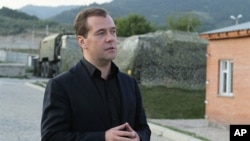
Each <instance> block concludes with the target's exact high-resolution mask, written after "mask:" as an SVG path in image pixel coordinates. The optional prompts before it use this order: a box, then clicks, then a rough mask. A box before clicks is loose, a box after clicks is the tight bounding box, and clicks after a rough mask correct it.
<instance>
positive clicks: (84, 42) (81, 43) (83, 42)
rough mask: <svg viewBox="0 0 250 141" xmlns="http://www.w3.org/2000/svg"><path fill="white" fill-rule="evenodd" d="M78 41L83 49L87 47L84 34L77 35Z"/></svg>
mask: <svg viewBox="0 0 250 141" xmlns="http://www.w3.org/2000/svg"><path fill="white" fill-rule="evenodd" d="M76 38H77V42H78V44H79V46H80V47H81V48H82V49H86V48H87V46H86V41H85V38H84V37H83V36H80V35H77V37H76Z"/></svg>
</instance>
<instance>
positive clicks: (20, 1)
mask: <svg viewBox="0 0 250 141" xmlns="http://www.w3.org/2000/svg"><path fill="white" fill-rule="evenodd" d="M111 1H112V0H0V8H2V7H3V6H4V7H8V8H11V9H19V8H21V7H23V6H26V5H28V4H32V5H37V6H62V5H88V4H91V3H94V2H96V3H99V4H100V3H104V2H111Z"/></svg>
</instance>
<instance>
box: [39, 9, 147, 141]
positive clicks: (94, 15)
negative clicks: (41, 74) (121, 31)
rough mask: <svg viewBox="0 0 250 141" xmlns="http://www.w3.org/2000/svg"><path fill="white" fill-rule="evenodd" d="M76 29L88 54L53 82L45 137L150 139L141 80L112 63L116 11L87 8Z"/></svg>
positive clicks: (59, 140) (65, 140)
mask: <svg viewBox="0 0 250 141" xmlns="http://www.w3.org/2000/svg"><path fill="white" fill-rule="evenodd" d="M74 29H75V33H76V36H77V41H78V43H79V46H80V47H81V49H82V52H83V56H84V57H83V59H82V60H80V62H78V63H77V64H76V65H75V66H74V67H72V68H71V69H70V70H69V71H68V72H65V73H63V74H61V75H59V76H57V77H55V78H53V79H51V80H50V81H49V82H48V84H47V87H46V90H45V95H44V103H43V115H42V123H41V134H42V141H149V140H150V135H151V131H150V129H149V126H148V124H147V121H146V116H145V112H144V109H143V105H142V99H141V95H140V91H139V88H138V85H137V83H136V81H135V79H133V78H131V77H129V76H128V75H126V74H124V73H122V72H120V71H119V69H118V67H117V66H116V65H115V64H114V63H113V62H112V60H113V59H114V58H115V57H116V54H117V47H116V40H117V37H116V27H115V24H114V21H113V19H112V18H111V16H110V15H108V13H107V12H106V11H105V10H104V9H101V8H91V9H86V10H83V11H81V12H79V14H78V15H77V16H76V19H75V23H74Z"/></svg>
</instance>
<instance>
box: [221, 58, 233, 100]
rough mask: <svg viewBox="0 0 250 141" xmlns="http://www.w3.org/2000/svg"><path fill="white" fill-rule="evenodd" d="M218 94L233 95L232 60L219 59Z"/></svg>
mask: <svg viewBox="0 0 250 141" xmlns="http://www.w3.org/2000/svg"><path fill="white" fill-rule="evenodd" d="M219 95H222V96H232V95H233V61H232V60H220V82H219Z"/></svg>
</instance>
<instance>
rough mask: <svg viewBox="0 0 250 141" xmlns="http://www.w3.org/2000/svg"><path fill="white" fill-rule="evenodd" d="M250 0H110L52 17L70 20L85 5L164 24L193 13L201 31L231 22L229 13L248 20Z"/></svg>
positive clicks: (70, 22) (63, 20)
mask: <svg viewBox="0 0 250 141" xmlns="http://www.w3.org/2000/svg"><path fill="white" fill-rule="evenodd" d="M249 6H250V1H249V0H237V1H236V0H188V1H187V0H113V1H112V2H110V3H105V4H91V5H89V6H81V7H78V8H74V9H71V10H67V11H64V12H62V13H60V14H58V15H56V16H52V17H51V18H49V19H51V20H54V21H57V22H60V23H67V24H72V22H73V20H74V17H75V15H76V14H77V12H79V11H80V10H81V9H83V8H86V7H103V8H106V9H107V10H108V11H109V12H110V14H111V15H112V16H113V17H114V18H116V17H122V16H127V15H128V14H129V13H137V14H141V15H143V16H145V17H146V18H147V19H148V20H149V21H150V22H152V23H153V24H155V25H157V26H162V25H166V19H167V17H168V16H170V15H173V14H175V15H178V14H183V13H187V12H189V13H193V14H196V15H197V16H199V18H200V19H201V21H202V28H201V29H200V30H201V31H205V30H212V29H215V28H220V27H224V26H229V25H232V24H234V21H233V20H232V19H230V15H234V16H237V15H238V14H242V15H243V18H241V19H240V22H246V21H249V20H250V14H249V13H250V8H249Z"/></svg>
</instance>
